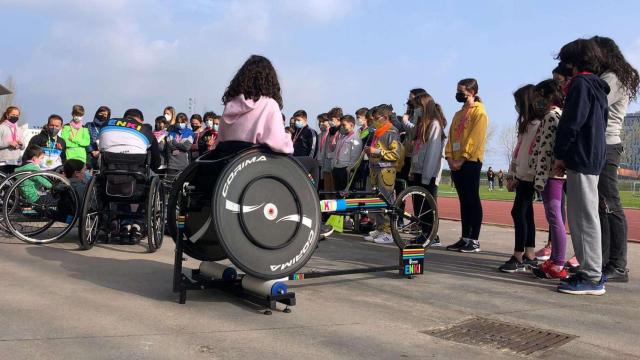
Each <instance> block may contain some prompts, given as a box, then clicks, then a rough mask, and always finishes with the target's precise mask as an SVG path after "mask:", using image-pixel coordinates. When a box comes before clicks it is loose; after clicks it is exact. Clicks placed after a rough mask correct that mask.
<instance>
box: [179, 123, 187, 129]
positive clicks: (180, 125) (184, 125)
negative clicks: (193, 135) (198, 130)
mask: <svg viewBox="0 0 640 360" xmlns="http://www.w3.org/2000/svg"><path fill="white" fill-rule="evenodd" d="M178 127H180V130H184V129H186V128H187V124H186V123H179V124H178Z"/></svg>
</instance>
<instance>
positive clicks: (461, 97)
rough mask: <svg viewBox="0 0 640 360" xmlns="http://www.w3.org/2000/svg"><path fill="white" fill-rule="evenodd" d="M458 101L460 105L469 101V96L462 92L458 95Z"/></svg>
mask: <svg viewBox="0 0 640 360" xmlns="http://www.w3.org/2000/svg"><path fill="white" fill-rule="evenodd" d="M456 101H457V102H459V103H463V102H466V101H467V95H465V94H464V93H461V92H457V93H456Z"/></svg>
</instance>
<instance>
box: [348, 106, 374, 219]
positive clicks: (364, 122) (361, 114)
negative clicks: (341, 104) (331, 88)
mask: <svg viewBox="0 0 640 360" xmlns="http://www.w3.org/2000/svg"><path fill="white" fill-rule="evenodd" d="M370 117H371V113H370V111H369V109H367V108H366V107H363V108H360V109H358V110H357V111H356V126H357V128H356V131H357V133H358V137H359V138H360V143H361V144H362V146H363V147H364V146H370V145H371V140H372V139H373V134H374V132H375V129H374V128H373V126H370V125H369V120H368V119H369V118H370ZM368 179H369V156H368V155H367V154H363V156H362V158H361V159H360V163H359V165H358V168H357V170H356V174H355V177H354V179H353V188H354V189H355V190H358V191H365V190H367V189H368V188H369V187H368V186H367V183H368V181H367V180H368ZM365 217H366V216H365ZM364 220H365V222H368V221H369V220H368V218H366V219H364Z"/></svg>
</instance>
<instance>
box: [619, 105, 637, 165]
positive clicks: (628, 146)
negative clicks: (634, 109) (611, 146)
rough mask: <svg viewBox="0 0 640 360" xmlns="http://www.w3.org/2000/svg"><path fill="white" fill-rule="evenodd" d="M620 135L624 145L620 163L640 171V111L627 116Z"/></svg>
mask: <svg viewBox="0 0 640 360" xmlns="http://www.w3.org/2000/svg"><path fill="white" fill-rule="evenodd" d="M620 137H621V138H622V146H623V147H624V152H623V153H622V157H621V159H620V164H621V165H623V167H626V168H627V169H631V170H634V171H640V112H638V113H635V114H629V115H627V116H626V117H625V122H624V127H623V131H622V132H621V134H620Z"/></svg>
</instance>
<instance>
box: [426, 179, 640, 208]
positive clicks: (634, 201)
mask: <svg viewBox="0 0 640 360" xmlns="http://www.w3.org/2000/svg"><path fill="white" fill-rule="evenodd" d="M496 189H497V184H496ZM438 196H445V197H456V196H457V195H456V192H455V190H454V189H453V188H451V185H449V184H440V187H439V188H438ZM515 196H516V195H515V193H510V192H508V191H507V189H506V188H503V190H495V191H489V189H488V188H487V187H486V186H481V187H480V198H481V199H482V200H508V201H513V199H514V197H515ZM620 198H621V199H622V206H624V207H626V208H636V209H640V196H633V194H632V192H631V191H621V192H620Z"/></svg>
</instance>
